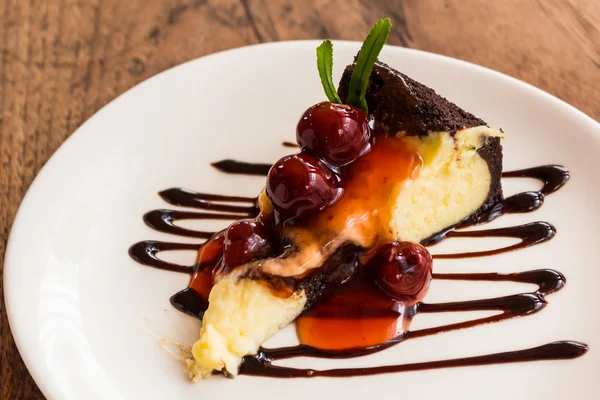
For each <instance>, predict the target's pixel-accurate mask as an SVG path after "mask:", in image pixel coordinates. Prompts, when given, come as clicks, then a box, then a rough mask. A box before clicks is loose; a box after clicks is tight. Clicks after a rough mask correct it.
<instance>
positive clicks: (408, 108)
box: [338, 61, 486, 135]
mask: <svg viewBox="0 0 600 400" xmlns="http://www.w3.org/2000/svg"><path fill="white" fill-rule="evenodd" d="M352 71H354V65H349V66H347V67H346V70H345V71H344V74H343V76H342V79H341V81H340V86H339V89H338V93H339V95H340V98H341V99H342V100H343V101H345V100H346V98H347V97H348V85H349V83H350V76H351V75H352ZM366 99H367V104H368V106H369V113H371V114H372V115H373V116H374V117H375V127H376V129H377V130H378V131H381V132H383V133H386V134H396V133H397V132H402V131H404V132H406V135H426V134H427V133H428V132H429V131H444V132H455V131H457V130H460V129H463V128H468V127H473V126H480V125H486V123H485V122H484V121H483V120H481V119H479V118H477V117H475V116H474V115H473V114H471V113H468V112H466V111H465V110H463V109H462V108H460V107H459V106H457V105H456V104H454V103H451V102H449V101H448V100H446V99H445V98H443V97H442V96H440V95H438V94H437V93H436V92H435V91H434V90H433V89H431V88H429V87H427V86H425V85H423V84H422V83H420V82H417V81H415V80H413V79H411V78H409V77H408V76H406V75H404V74H403V73H401V72H398V71H396V70H395V69H393V68H391V67H390V66H388V65H387V64H384V63H382V62H379V61H378V62H377V63H376V64H375V67H374V68H373V72H372V73H371V78H370V82H369V86H368V87H367V95H366Z"/></svg>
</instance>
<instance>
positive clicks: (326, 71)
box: [317, 40, 342, 103]
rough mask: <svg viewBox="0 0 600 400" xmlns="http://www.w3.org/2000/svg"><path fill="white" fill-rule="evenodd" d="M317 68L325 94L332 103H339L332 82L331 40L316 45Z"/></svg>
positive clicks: (338, 97) (339, 100)
mask: <svg viewBox="0 0 600 400" xmlns="http://www.w3.org/2000/svg"><path fill="white" fill-rule="evenodd" d="M317 69H318V70H319V76H320V77H321V84H322V85H323V90H325V95H326V96H327V98H328V99H329V101H331V102H332V103H341V102H342V100H341V99H340V96H338V93H337V90H335V85H334V84H333V78H332V75H333V71H332V70H333V43H331V40H325V41H324V42H323V43H321V45H320V46H319V47H317Z"/></svg>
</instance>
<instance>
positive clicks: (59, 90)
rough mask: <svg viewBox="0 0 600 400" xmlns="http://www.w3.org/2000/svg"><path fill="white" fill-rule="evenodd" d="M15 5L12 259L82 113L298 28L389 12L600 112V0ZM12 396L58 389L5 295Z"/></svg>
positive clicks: (3, 20)
mask: <svg viewBox="0 0 600 400" xmlns="http://www.w3.org/2000/svg"><path fill="white" fill-rule="evenodd" d="M2 3H3V4H0V57H1V60H0V65H1V66H0V265H3V263H4V251H5V247H6V240H7V237H8V233H9V230H10V227H11V224H12V221H13V219H14V216H15V213H16V211H17V208H18V206H19V203H20V201H21V199H22V198H23V195H24V194H25V192H26V191H27V188H28V187H29V185H30V184H31V182H32V180H33V178H34V177H35V175H36V174H37V173H38V171H39V170H40V168H41V167H42V166H43V165H44V163H45V162H46V160H47V159H48V157H50V155H52V153H53V152H54V151H55V150H56V149H57V148H58V147H59V146H60V144H61V143H62V142H63V141H64V140H65V139H66V138H67V137H68V136H69V135H70V134H71V133H72V132H73V131H74V130H75V129H76V128H77V127H78V126H79V125H81V123H83V122H84V121H85V120H86V119H88V118H89V117H90V116H91V115H92V114H94V113H95V112H96V111H97V110H98V109H99V108H101V107H102V106H103V105H105V104H106V103H108V102H109V101H111V100H112V99H113V98H115V97H116V96H117V95H119V94H120V93H122V92H124V91H125V90H127V89H129V88H130V87H132V86H134V85H136V84H137V83H139V82H141V81H143V80H144V79H146V78H148V77H150V76H152V75H155V74H156V73H158V72H160V71H163V70H165V69H167V68H170V67H172V66H174V65H177V64H180V63H182V62H184V61H187V60H191V59H194V58H197V57H200V56H203V55H206V54H210V53H214V52H216V51H220V50H224V49H229V48H234V47H240V46H245V45H249V44H254V43H259V42H269V41H279V40H291V39H314V38H333V39H349V40H362V39H363V38H364V36H365V34H366V33H367V32H368V29H369V28H370V26H371V25H372V24H373V23H374V22H375V21H376V20H377V19H378V18H381V17H383V16H389V17H390V18H391V19H392V22H393V23H394V29H393V32H392V37H391V38H390V41H389V43H390V44H394V45H399V46H406V47H412V48H416V49H423V50H427V51H431V52H434V53H440V54H445V55H448V56H452V57H456V58H460V59H463V60H467V61H471V62H474V63H477V64H481V65H484V66H486V67H490V68H492V69H495V70H498V71H501V72H504V73H506V74H509V75H512V76H514V77H517V78H519V79H522V80H524V81H526V82H529V83H532V84H533V85H535V86H538V87H540V88H542V89H544V90H546V91H548V92H550V93H552V94H554V95H555V96H558V97H559V98H561V99H563V100H565V101H567V102H569V103H571V104H573V105H574V106H575V107H577V108H579V109H581V110H583V111H584V112H586V113H587V114H589V115H590V116H592V117H593V118H595V119H597V120H598V119H600V1H598V0H503V1H492V0H445V1H443V0H404V1H399V0H396V1H392V0H379V1H378V0H364V1H358V0H347V1H346V0H311V1H308V0H307V1H290V0H278V1H271V0H270V1H267V0H128V1H121V0H2ZM0 279H1V278H0ZM1 290H2V289H0V291H1ZM0 398H1V399H10V400H16V399H42V398H44V397H43V395H42V394H41V393H40V391H39V389H38V388H37V386H36V384H35V382H34V381H33V379H32V378H31V377H30V375H29V373H28V372H27V369H26V368H25V366H24V364H23V362H22V361H21V358H20V356H19V353H18V351H17V349H16V346H15V344H14V340H13V338H12V336H11V333H10V328H9V326H8V321H7V318H6V311H5V307H4V303H3V300H0Z"/></svg>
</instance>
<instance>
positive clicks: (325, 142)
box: [296, 102, 371, 167]
mask: <svg viewBox="0 0 600 400" xmlns="http://www.w3.org/2000/svg"><path fill="white" fill-rule="evenodd" d="M370 135H371V132H370V128H369V124H368V120H367V115H366V114H365V112H364V111H362V110H359V109H357V108H354V107H352V106H349V105H346V104H335V103H329V102H323V103H319V104H316V105H314V106H312V107H310V108H309V109H308V110H306V112H305V113H304V115H302V117H301V118H300V121H299V122H298V126H297V128H296V140H297V141H298V144H299V145H300V148H301V149H302V151H304V152H306V153H308V154H311V155H313V156H315V157H317V158H319V159H321V160H323V161H325V162H327V163H329V164H331V165H333V166H337V167H341V166H344V165H346V164H349V163H351V162H352V161H354V160H356V159H357V158H358V157H360V156H362V155H364V154H365V153H367V152H368V151H369V149H370V147H371V146H370V144H369V137H370Z"/></svg>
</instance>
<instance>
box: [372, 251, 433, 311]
mask: <svg viewBox="0 0 600 400" xmlns="http://www.w3.org/2000/svg"><path fill="white" fill-rule="evenodd" d="M367 270H371V271H372V273H373V276H374V278H375V283H376V284H377V286H379V287H380V288H381V289H382V290H383V291H384V292H385V293H386V294H387V295H389V296H390V297H393V298H395V299H397V300H408V301H417V300H419V299H421V298H422V297H423V296H425V293H427V289H429V282H430V281H431V274H432V258H431V254H429V252H428V251H427V249H425V247H423V246H421V245H420V244H418V243H411V242H392V243H388V244H386V245H384V246H383V247H382V248H381V249H379V251H378V252H377V254H376V255H375V256H374V257H373V258H372V259H371V260H370V261H369V262H368V263H367Z"/></svg>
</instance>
